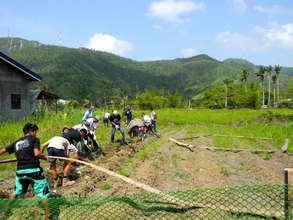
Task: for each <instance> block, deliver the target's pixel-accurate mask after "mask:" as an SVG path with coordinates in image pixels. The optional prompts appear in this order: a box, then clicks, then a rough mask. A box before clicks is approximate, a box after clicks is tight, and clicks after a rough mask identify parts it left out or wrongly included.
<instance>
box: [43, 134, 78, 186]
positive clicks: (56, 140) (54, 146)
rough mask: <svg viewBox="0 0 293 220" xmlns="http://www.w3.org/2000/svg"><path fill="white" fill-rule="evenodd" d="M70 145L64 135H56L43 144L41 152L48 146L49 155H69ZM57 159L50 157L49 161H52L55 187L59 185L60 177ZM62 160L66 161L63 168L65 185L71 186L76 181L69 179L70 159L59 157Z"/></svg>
mask: <svg viewBox="0 0 293 220" xmlns="http://www.w3.org/2000/svg"><path fill="white" fill-rule="evenodd" d="M69 146H70V143H69V141H68V140H67V139H66V138H64V137H59V136H55V137H53V138H51V139H50V140H48V141H47V142H45V143H44V144H42V146H41V152H42V153H43V152H44V149H45V147H47V151H48V156H56V157H69ZM56 160H57V159H52V158H49V159H48V162H50V166H51V171H52V176H53V178H54V188H56V187H57V185H58V177H57V171H56ZM59 160H60V161H64V168H63V173H64V177H63V178H64V180H63V186H70V185H72V184H74V183H75V181H70V180H69V179H68V174H69V170H70V164H71V163H70V161H69V160H62V159H59Z"/></svg>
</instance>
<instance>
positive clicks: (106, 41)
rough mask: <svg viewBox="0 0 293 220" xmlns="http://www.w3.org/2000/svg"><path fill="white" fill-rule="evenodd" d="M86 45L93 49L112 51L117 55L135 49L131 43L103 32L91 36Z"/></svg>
mask: <svg viewBox="0 0 293 220" xmlns="http://www.w3.org/2000/svg"><path fill="white" fill-rule="evenodd" d="M85 47H86V48H89V49H93V50H101V51H105V52H110V53H114V54H117V55H124V53H125V52H127V51H131V50H132V49H133V46H132V44H131V43H129V42H127V41H123V40H118V39H116V38H115V37H113V36H111V35H109V34H102V33H99V34H95V35H94V36H93V37H91V38H90V40H89V42H88V43H87V45H86V46H85Z"/></svg>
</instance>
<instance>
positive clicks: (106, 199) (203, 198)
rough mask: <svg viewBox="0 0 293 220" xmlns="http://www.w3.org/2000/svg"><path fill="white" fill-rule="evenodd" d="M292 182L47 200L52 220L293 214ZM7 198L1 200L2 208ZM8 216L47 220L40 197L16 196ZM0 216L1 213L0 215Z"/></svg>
mask: <svg viewBox="0 0 293 220" xmlns="http://www.w3.org/2000/svg"><path fill="white" fill-rule="evenodd" d="M168 198H170V199H168ZM292 201H293V185H288V184H285V185H253V186H237V187H226V188H221V189H220V188H216V189H205V190H202V189H196V190H189V191H176V192H167V193H161V194H156V193H141V194H123V195H110V196H89V197H68V198H63V197H54V198H53V197H52V198H49V199H48V202H47V204H48V207H49V212H50V213H51V217H50V219H79V220H80V219H235V218H241V219H291V218H292V219H293V212H292V211H291V207H292V205H293V203H292ZM7 205H8V199H1V200H0V209H1V211H3V210H4V209H5V208H7ZM9 210H10V211H9V212H7V216H5V217H4V218H7V219H45V217H46V216H45V210H44V202H43V201H42V200H40V199H35V198H33V199H16V200H14V201H13V202H11V203H10V205H9ZM0 219H1V217H0Z"/></svg>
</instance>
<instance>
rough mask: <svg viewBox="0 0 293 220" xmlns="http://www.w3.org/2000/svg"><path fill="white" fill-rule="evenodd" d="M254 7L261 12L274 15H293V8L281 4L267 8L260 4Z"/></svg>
mask: <svg viewBox="0 0 293 220" xmlns="http://www.w3.org/2000/svg"><path fill="white" fill-rule="evenodd" d="M253 9H254V10H256V11H258V12H260V13H265V14H268V15H270V16H272V15H293V9H291V8H284V7H282V6H280V5H273V6H272V7H271V8H266V7H263V6H260V5H254V6H253Z"/></svg>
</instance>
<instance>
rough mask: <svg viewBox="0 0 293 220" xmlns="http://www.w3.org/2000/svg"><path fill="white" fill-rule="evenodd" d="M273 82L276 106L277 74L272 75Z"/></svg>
mask: <svg viewBox="0 0 293 220" xmlns="http://www.w3.org/2000/svg"><path fill="white" fill-rule="evenodd" d="M272 83H273V86H274V106H275V104H276V84H277V75H273V76H272Z"/></svg>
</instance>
